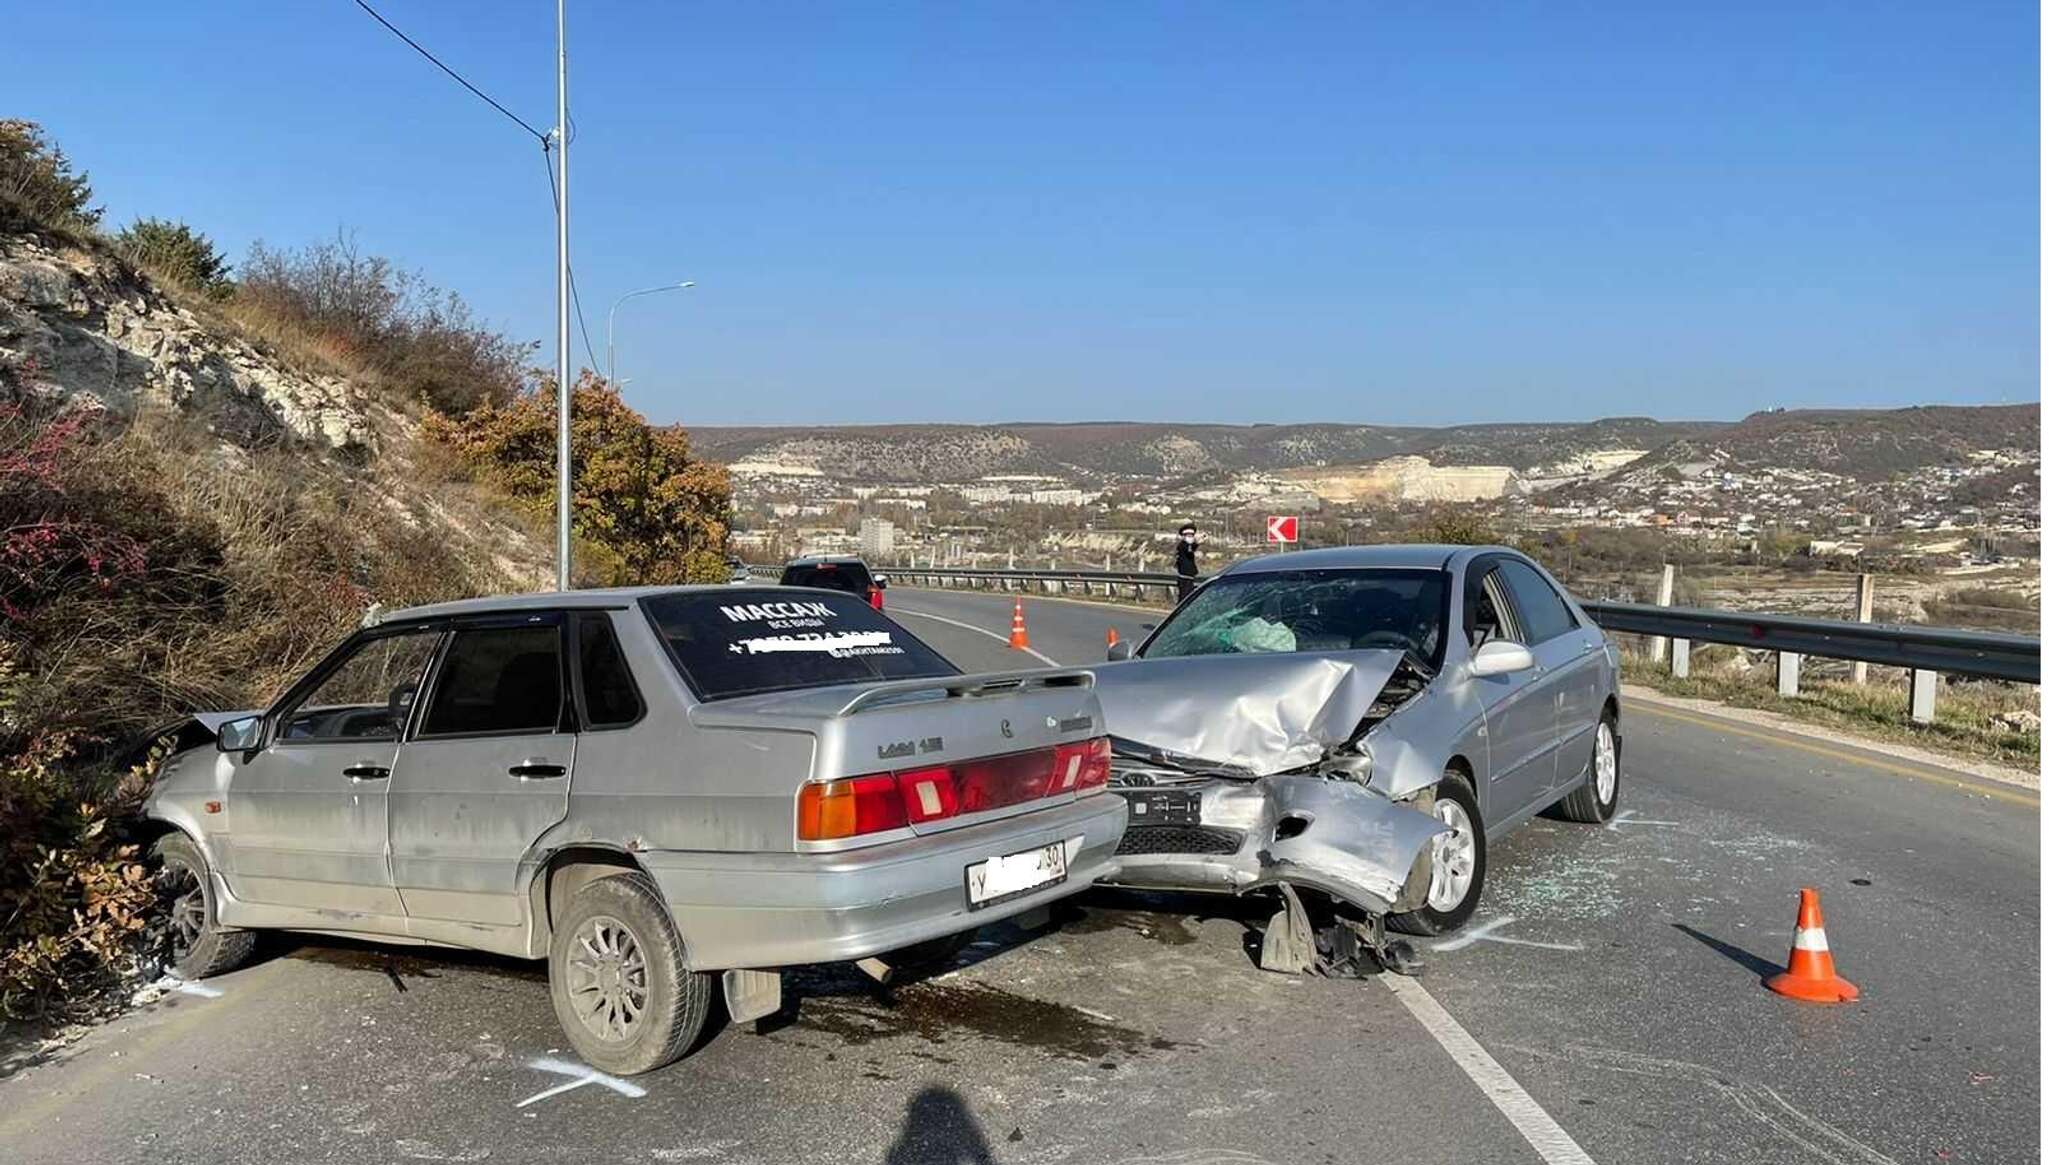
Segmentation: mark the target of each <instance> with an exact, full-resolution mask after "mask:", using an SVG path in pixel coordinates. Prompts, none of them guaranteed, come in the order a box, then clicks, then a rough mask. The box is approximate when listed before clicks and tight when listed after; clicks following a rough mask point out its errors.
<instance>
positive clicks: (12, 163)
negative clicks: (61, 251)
mask: <svg viewBox="0 0 2072 1165" xmlns="http://www.w3.org/2000/svg"><path fill="white" fill-rule="evenodd" d="M93 197H94V190H93V185H92V184H91V183H89V182H88V181H87V177H86V175H85V174H80V173H75V172H74V171H73V169H72V162H71V160H70V159H69V158H66V157H65V151H63V150H61V149H59V148H58V147H57V144H56V143H54V142H52V141H51V140H50V139H49V138H48V137H45V136H44V133H43V127H42V126H39V125H37V124H36V123H35V122H33V121H23V120H21V119H19V118H0V227H6V226H10V225H12V226H18V227H55V228H57V229H59V230H66V231H88V230H91V229H93V227H94V226H95V224H97V223H99V222H100V221H101V211H100V208H99V207H97V206H94V205H93Z"/></svg>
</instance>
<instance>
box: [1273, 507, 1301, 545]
mask: <svg viewBox="0 0 2072 1165" xmlns="http://www.w3.org/2000/svg"><path fill="white" fill-rule="evenodd" d="M1266 540H1267V541H1268V542H1299V541H1301V540H1302V519H1301V518H1299V517H1297V516H1295V515H1294V514H1278V515H1275V516H1274V517H1271V518H1268V519H1266Z"/></svg>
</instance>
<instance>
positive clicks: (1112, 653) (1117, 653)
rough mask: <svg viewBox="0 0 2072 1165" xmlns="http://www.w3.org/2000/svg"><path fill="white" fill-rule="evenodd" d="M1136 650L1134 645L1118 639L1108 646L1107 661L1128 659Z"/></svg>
mask: <svg viewBox="0 0 2072 1165" xmlns="http://www.w3.org/2000/svg"><path fill="white" fill-rule="evenodd" d="M1136 650H1137V645H1136V644H1134V643H1131V642H1130V641H1129V640H1127V639H1118V640H1116V641H1115V642H1113V643H1111V644H1109V645H1108V659H1109V661H1110V662H1115V661H1117V660H1124V659H1128V658H1129V657H1130V654H1131V653H1132V652H1134V651H1136Z"/></svg>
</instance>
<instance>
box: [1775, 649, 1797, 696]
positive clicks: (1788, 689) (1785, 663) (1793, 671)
mask: <svg viewBox="0 0 2072 1165" xmlns="http://www.w3.org/2000/svg"><path fill="white" fill-rule="evenodd" d="M1777 694H1778V695H1780V696H1796V695H1798V694H1799V653H1798V652H1796V651H1780V652H1778V653H1777Z"/></svg>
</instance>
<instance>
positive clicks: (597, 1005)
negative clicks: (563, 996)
mask: <svg viewBox="0 0 2072 1165" xmlns="http://www.w3.org/2000/svg"><path fill="white" fill-rule="evenodd" d="M648 992H649V982H648V964H647V955H646V953H645V952H644V951H642V950H641V948H640V940H639V939H637V938H635V937H634V936H633V931H632V930H631V929H630V928H629V927H627V925H626V924H625V923H623V922H620V921H619V920H618V919H616V918H606V917H598V918H593V919H591V920H590V922H589V928H588V932H587V933H585V934H584V935H583V936H582V937H580V938H578V939H577V940H576V941H575V943H574V944H573V945H571V946H570V947H569V950H568V994H569V999H570V1001H571V1002H572V1003H574V1005H575V1013H576V1017H577V1019H579V1020H580V1021H581V1022H582V1024H583V1027H584V1028H586V1029H587V1030H588V1031H589V1032H590V1033H591V1034H592V1035H595V1036H597V1037H599V1038H600V1039H607V1040H625V1039H630V1038H631V1037H632V1036H633V1035H635V1034H636V1033H637V1032H638V1031H639V1028H640V1021H641V1017H642V1016H643V1015H645V1014H646V1012H647V1004H648Z"/></svg>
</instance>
